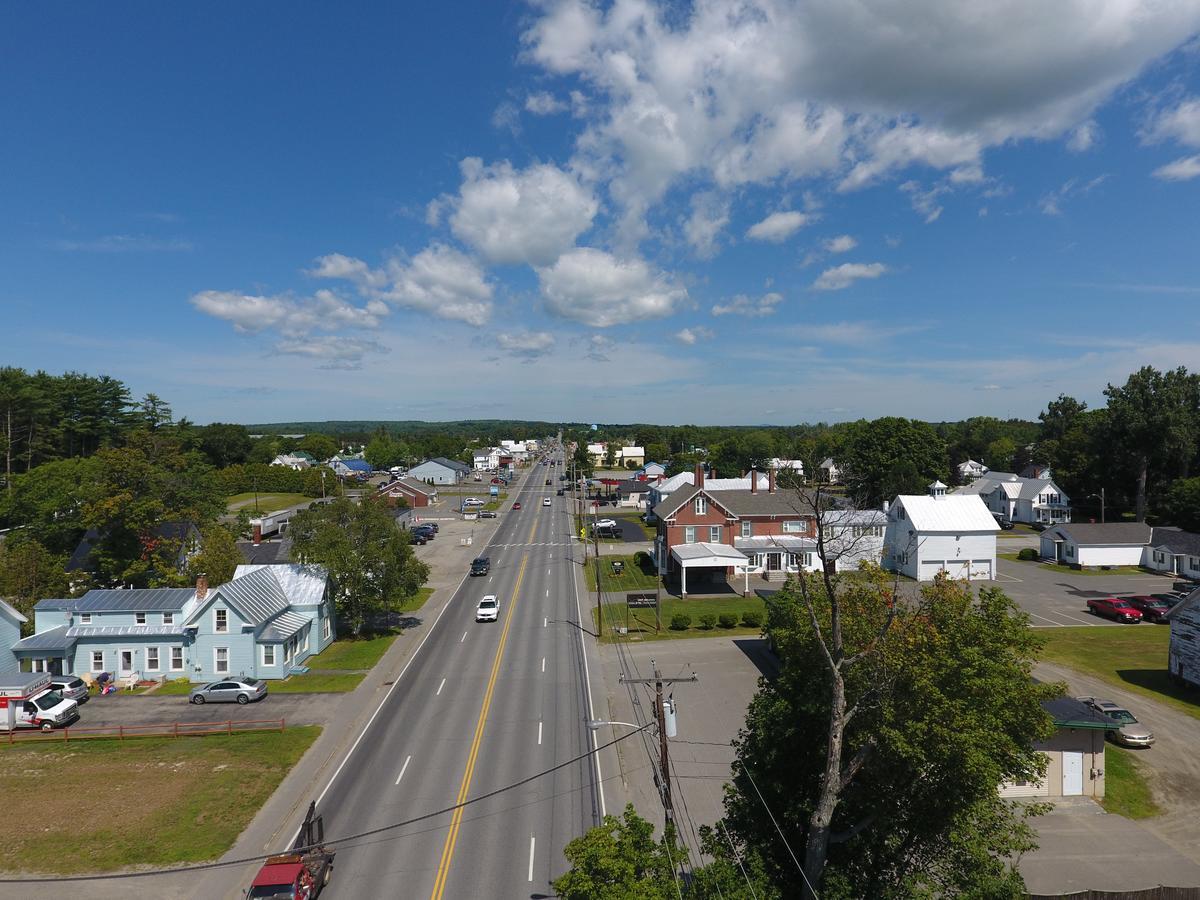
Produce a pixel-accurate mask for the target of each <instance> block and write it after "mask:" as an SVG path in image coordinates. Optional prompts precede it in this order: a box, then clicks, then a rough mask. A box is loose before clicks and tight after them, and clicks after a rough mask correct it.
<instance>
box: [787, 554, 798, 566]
mask: <svg viewBox="0 0 1200 900" xmlns="http://www.w3.org/2000/svg"><path fill="white" fill-rule="evenodd" d="M799 564H800V560H799V558H798V557H797V556H796V554H795V553H789V554H788V555H787V567H788V568H789V569H795V568H796V567H797V566H799Z"/></svg>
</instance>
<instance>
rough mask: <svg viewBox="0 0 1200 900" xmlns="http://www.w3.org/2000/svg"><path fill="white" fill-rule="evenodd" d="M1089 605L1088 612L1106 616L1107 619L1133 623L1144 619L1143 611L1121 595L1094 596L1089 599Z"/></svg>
mask: <svg viewBox="0 0 1200 900" xmlns="http://www.w3.org/2000/svg"><path fill="white" fill-rule="evenodd" d="M1087 607H1088V612H1091V613H1094V614H1095V615H1097V616H1104V617H1105V618H1106V619H1116V620H1117V621H1118V622H1128V623H1130V624H1131V625H1136V624H1137V623H1138V622H1140V621H1142V611H1141V610H1140V609H1137V608H1136V607H1134V606H1133V604H1131V603H1130V602H1129V601H1128V600H1122V599H1121V598H1120V597H1092V598H1091V599H1089V600H1088V602H1087Z"/></svg>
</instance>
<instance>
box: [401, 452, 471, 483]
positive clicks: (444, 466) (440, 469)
mask: <svg viewBox="0 0 1200 900" xmlns="http://www.w3.org/2000/svg"><path fill="white" fill-rule="evenodd" d="M469 474H471V468H470V467H469V466H467V465H465V464H463V463H460V462H459V461H458V460H456V459H446V458H445V457H444V456H435V457H434V458H433V459H427V460H425V462H423V463H421V464H420V465H418V466H413V467H412V468H411V469H409V470H408V477H409V478H416V479H417V480H418V481H424V482H426V483H427V484H458V483H459V482H461V481H462V480H463V479H464V478H466V476H467V475H469Z"/></svg>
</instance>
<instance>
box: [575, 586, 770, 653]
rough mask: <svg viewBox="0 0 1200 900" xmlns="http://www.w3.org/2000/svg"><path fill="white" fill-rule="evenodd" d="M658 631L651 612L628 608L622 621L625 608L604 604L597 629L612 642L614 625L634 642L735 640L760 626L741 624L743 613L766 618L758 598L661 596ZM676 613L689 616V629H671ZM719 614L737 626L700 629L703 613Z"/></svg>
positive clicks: (759, 630) (756, 633) (649, 609)
mask: <svg viewBox="0 0 1200 900" xmlns="http://www.w3.org/2000/svg"><path fill="white" fill-rule="evenodd" d="M661 605H662V623H663V627H662V631H660V632H658V633H657V634H655V632H654V609H653V608H648V609H631V610H629V618H628V621H627V620H626V608H625V604H624V603H623V602H622V603H606V604H604V618H605V622H604V628H602V629H601V630H600V640H601V641H602V642H605V643H610V644H611V643H613V642H614V641H616V640H618V639H619V637H618V636H617V635H615V634H614V633H613V629H614V628H616V627H617V626H624V625H628V627H629V632H630V634H631V635H633V636H634V637H635V639H637V640H642V641H670V640H676V639H678V638H694V637H731V636H732V637H738V636H743V637H744V636H746V635H754V636H757V635H759V634H761V633H762V627H761V626H759V627H753V628H751V627H747V626H744V625H742V624H740V623H741V619H742V614H743V613H746V612H757V613H760V614H761V615H762V616H763V617H764V618H765V617H766V604H764V603H763V601H762V598H761V597H757V596H752V597H694V598H688V599H687V600H680V599H679V598H678V597H663V599H662V601H661ZM676 613H684V614H686V615H689V616H691V617H692V624H691V627H690V628H686V629H679V630H676V629H673V628H671V627H670V625H671V617H672V616H673V615H675V614H676ZM721 613H733V614H734V615H736V616H737V617H738V623H739V624H738V625H737V626H735V627H733V628H722V627H721V626H720V625H716V626H715V627H713V628H711V629H708V630H705V629H703V628H701V627H700V617H701V616H703V615H706V614H711V615H714V616H719V615H720V614H721ZM596 618H597V616H596V609H595V607H594V606H593V607H592V624H593V625H595V624H596Z"/></svg>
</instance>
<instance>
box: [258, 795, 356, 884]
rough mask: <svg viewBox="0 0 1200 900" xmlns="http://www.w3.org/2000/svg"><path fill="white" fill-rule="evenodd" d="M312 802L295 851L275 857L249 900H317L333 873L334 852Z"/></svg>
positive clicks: (261, 876) (294, 847)
mask: <svg viewBox="0 0 1200 900" xmlns="http://www.w3.org/2000/svg"><path fill="white" fill-rule="evenodd" d="M315 807H316V804H315V803H310V804H309V806H308V815H307V817H306V818H305V819H304V824H303V825H302V826H301V827H300V832H299V834H297V835H296V841H295V843H294V844H293V845H292V852H290V853H281V854H280V855H278V856H271V857H268V858H267V861H266V862H264V863H263V866H262V868H261V869H259V870H258V874H257V875H255V876H254V880H253V881H252V882H251V883H250V887H249V888H247V889H246V892H245V896H246V898H247V900H313V898H315V897H316V896H317V895H318V894H320V893H321V889H322V888H323V887H325V885H326V884H328V883H329V876H330V875H331V874H333V857H334V851H332V850H329V849H327V848H326V847H325V846H324V845H323V841H324V839H325V826H324V823H323V822H322V820H321V817H320V816H314V814H313V813H314V810H315Z"/></svg>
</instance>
